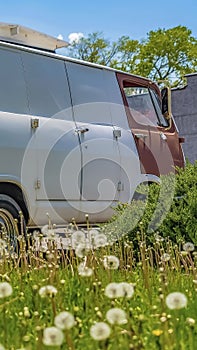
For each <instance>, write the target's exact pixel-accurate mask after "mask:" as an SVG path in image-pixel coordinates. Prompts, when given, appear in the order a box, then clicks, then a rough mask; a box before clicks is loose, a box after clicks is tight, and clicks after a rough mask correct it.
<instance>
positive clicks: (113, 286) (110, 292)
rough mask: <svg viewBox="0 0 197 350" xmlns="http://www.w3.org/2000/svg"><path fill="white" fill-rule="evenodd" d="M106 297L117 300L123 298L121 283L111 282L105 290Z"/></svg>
mask: <svg viewBox="0 0 197 350" xmlns="http://www.w3.org/2000/svg"><path fill="white" fill-rule="evenodd" d="M105 295H106V296H107V297H108V298H111V299H115V298H119V297H122V296H123V289H122V287H121V286H120V283H115V282H111V283H109V284H108V285H107V286H106V288H105Z"/></svg>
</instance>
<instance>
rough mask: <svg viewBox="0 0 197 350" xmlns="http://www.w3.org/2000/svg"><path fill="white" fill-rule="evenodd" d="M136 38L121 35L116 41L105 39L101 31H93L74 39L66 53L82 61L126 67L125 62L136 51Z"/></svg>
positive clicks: (130, 58) (120, 67)
mask: <svg viewBox="0 0 197 350" xmlns="http://www.w3.org/2000/svg"><path fill="white" fill-rule="evenodd" d="M137 45H138V41H137V40H132V39H130V38H129V37H126V36H122V37H121V38H119V39H118V40H117V42H112V43H111V42H110V41H109V40H107V39H105V38H104V37H103V35H102V33H99V32H95V33H92V34H89V35H88V36H87V38H85V37H83V38H81V39H80V40H79V41H74V42H73V43H72V44H71V45H70V47H69V48H68V55H69V56H71V57H74V58H78V59H82V60H84V61H88V62H93V63H98V64H103V65H106V66H110V67H115V68H119V69H124V70H125V69H126V65H125V62H128V61H131V60H132V55H136V52H137Z"/></svg>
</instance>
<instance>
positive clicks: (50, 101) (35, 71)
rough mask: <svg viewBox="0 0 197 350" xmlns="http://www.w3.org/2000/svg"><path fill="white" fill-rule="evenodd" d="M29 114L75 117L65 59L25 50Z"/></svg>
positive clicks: (23, 56) (65, 117) (23, 57)
mask: <svg viewBox="0 0 197 350" xmlns="http://www.w3.org/2000/svg"><path fill="white" fill-rule="evenodd" d="M22 60H23V64H24V70H25V78H26V82H27V93H28V99H29V108H30V114H32V115H36V116H43V117H54V118H57V119H67V120H72V111H71V102H70V94H69V87H68V81H67V77H66V71H65V64H64V61H61V60H58V59H55V58H51V57H47V56H42V55H38V54H33V53H29V52H23V53H22Z"/></svg>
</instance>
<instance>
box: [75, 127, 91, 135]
mask: <svg viewBox="0 0 197 350" xmlns="http://www.w3.org/2000/svg"><path fill="white" fill-rule="evenodd" d="M75 131H76V132H77V133H79V132H80V133H81V134H84V133H85V132H87V131H89V129H88V128H86V127H83V126H81V127H79V128H76V129H75Z"/></svg>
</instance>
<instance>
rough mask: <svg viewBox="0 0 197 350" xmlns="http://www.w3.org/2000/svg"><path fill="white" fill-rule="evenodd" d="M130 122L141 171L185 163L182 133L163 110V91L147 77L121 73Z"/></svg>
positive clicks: (158, 170) (163, 170)
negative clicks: (181, 144)
mask: <svg viewBox="0 0 197 350" xmlns="http://www.w3.org/2000/svg"><path fill="white" fill-rule="evenodd" d="M117 78H118V81H119V85H120V88H121V92H122V96H123V100H124V104H125V108H126V113H127V118H128V123H129V126H130V128H131V131H132V133H133V135H134V138H135V142H136V146H137V150H138V154H139V158H140V162H141V171H142V173H146V174H154V175H157V176H159V175H160V174H168V173H170V172H175V166H177V165H179V166H180V164H182V163H183V155H182V150H181V148H180V143H179V138H178V133H177V130H176V128H175V125H174V124H173V123H169V121H168V120H167V118H165V117H164V116H163V115H162V112H161V100H160V95H159V94H160V93H159V89H158V88H157V86H156V85H155V84H154V83H152V82H150V81H149V80H147V79H144V78H140V77H136V76H133V77H132V76H129V75H126V74H122V73H117Z"/></svg>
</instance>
